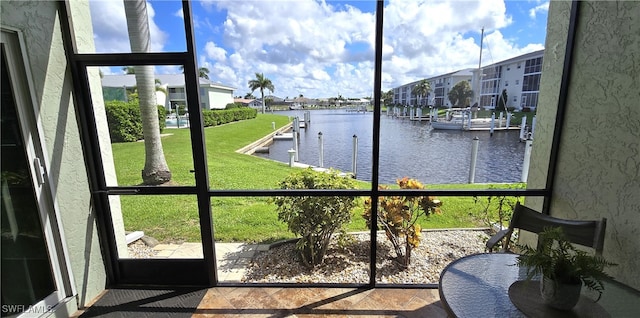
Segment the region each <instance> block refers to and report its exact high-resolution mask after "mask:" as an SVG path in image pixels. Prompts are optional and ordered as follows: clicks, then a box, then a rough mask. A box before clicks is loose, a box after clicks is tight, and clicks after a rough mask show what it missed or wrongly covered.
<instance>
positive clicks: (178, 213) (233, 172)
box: [112, 114, 487, 242]
mask: <svg viewBox="0 0 640 318" xmlns="http://www.w3.org/2000/svg"><path fill="white" fill-rule="evenodd" d="M272 122H275V123H276V127H282V126H284V125H286V124H287V123H288V118H287V117H286V116H281V115H272V114H259V115H258V117H257V118H256V119H252V120H247V121H242V122H237V123H232V124H227V125H222V126H216V127H209V128H205V130H204V131H205V142H206V147H207V161H208V166H209V174H210V175H209V178H210V184H211V187H212V189H276V188H277V187H278V183H279V182H280V181H281V180H282V179H284V178H285V176H287V175H288V174H289V173H290V172H291V171H292V170H291V169H292V168H289V166H288V165H287V164H284V163H279V162H274V161H270V160H265V159H262V158H258V157H254V156H248V155H243V154H238V153H236V152H235V150H237V149H239V148H241V147H243V146H245V145H248V144H250V143H251V142H253V141H255V140H257V139H259V138H261V137H263V136H265V135H267V134H268V133H270V132H272V128H271V123H272ZM164 133H165V134H167V136H165V137H163V138H162V142H163V147H164V151H165V157H166V159H167V164H168V165H169V167H170V169H171V172H172V174H173V183H174V184H175V185H195V181H194V175H193V173H191V172H190V170H192V169H193V163H192V154H191V144H190V138H189V130H188V129H179V130H176V129H166V130H165V131H164ZM112 149H113V156H114V161H115V165H116V174H117V177H118V184H119V185H137V184H140V183H141V176H140V171H141V170H142V167H143V165H144V143H142V142H134V143H117V144H113V145H112ZM358 185H359V187H361V188H363V189H366V188H368V187H370V184H369V183H365V182H359V183H358ZM437 187H438V188H439V189H442V188H457V189H460V188H483V189H486V188H487V186H486V185H461V184H456V185H438V186H437ZM120 199H121V205H122V211H123V218H124V223H125V229H126V230H127V231H135V230H141V231H144V232H145V234H146V235H149V236H152V237H155V238H156V239H158V240H159V241H161V242H184V241H188V242H198V241H200V231H199V228H200V227H199V218H198V212H197V202H196V197H195V196H194V195H152V196H120ZM269 200H270V198H266V197H225V198H221V197H213V198H211V206H212V213H213V220H214V221H213V222H214V231H215V232H214V236H215V238H216V240H218V241H226V242H232V241H235V242H273V241H277V240H281V239H285V238H291V237H293V234H292V233H290V232H289V231H288V230H287V226H286V224H284V223H282V222H280V221H278V217H277V213H276V212H275V205H274V204H273V203H271V202H270V201H269ZM360 200H361V201H362V199H360ZM441 201H443V206H442V208H441V209H442V212H443V213H442V214H440V215H433V216H431V217H429V218H428V219H425V220H421V221H420V223H421V225H422V227H423V228H456V227H477V226H484V225H483V224H482V223H481V222H480V221H479V220H478V217H477V215H476V214H477V211H479V210H481V209H480V207H479V205H478V204H475V203H474V200H473V198H471V197H457V198H441ZM362 211H363V208H362V204H359V205H358V208H356V209H355V210H354V211H353V212H352V220H351V223H349V224H348V225H347V230H349V231H365V230H366V226H365V222H364V219H363V218H362V217H361V216H360V215H361V214H362Z"/></svg>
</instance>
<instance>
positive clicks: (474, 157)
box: [469, 136, 480, 183]
mask: <svg viewBox="0 0 640 318" xmlns="http://www.w3.org/2000/svg"><path fill="white" fill-rule="evenodd" d="M479 143H480V138H478V136H476V137H474V138H473V141H472V142H471V167H470V168H469V183H474V182H475V179H476V161H478V144H479Z"/></svg>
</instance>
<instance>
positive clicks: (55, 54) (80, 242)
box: [0, 1, 106, 310]
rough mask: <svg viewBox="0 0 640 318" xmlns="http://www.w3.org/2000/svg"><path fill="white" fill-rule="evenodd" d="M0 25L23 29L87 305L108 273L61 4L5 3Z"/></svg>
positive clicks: (84, 15)
mask: <svg viewBox="0 0 640 318" xmlns="http://www.w3.org/2000/svg"><path fill="white" fill-rule="evenodd" d="M73 3H74V5H78V4H80V3H78V2H76V1H74V2H73ZM76 9H77V10H74V15H75V13H78V16H77V19H76V21H77V23H89V19H90V16H89V11H88V7H87V5H86V3H84V5H79V6H77V7H76ZM0 21H1V22H0V23H1V24H2V26H3V27H9V28H11V29H14V30H18V31H20V32H21V33H22V35H23V39H24V47H23V48H22V49H23V51H24V52H27V56H26V59H27V64H28V66H29V70H30V73H31V74H30V78H31V79H32V81H31V83H30V85H31V86H32V89H33V92H34V93H35V96H34V98H35V104H36V105H35V116H36V117H37V118H38V119H39V120H40V122H41V124H42V130H43V131H42V132H41V133H42V135H43V136H44V146H45V148H46V149H45V150H44V151H45V156H46V157H47V163H48V166H47V167H46V168H47V171H48V173H49V175H48V180H49V182H50V183H51V187H52V189H53V193H52V196H53V198H54V199H55V201H56V203H57V208H58V209H57V213H59V215H60V217H61V222H62V231H63V236H64V237H65V243H66V246H67V249H68V253H69V262H70V266H71V272H72V274H73V278H74V280H73V281H72V282H71V284H73V285H74V286H75V289H76V291H77V293H78V300H79V302H80V304H81V305H82V304H85V303H86V302H88V301H90V300H92V299H93V298H94V297H96V296H97V295H98V294H99V293H100V292H101V291H102V290H104V287H105V280H106V274H105V269H104V265H103V262H102V256H101V253H100V246H99V242H98V235H97V228H96V224H95V220H94V215H93V209H92V206H91V200H90V197H91V196H90V192H89V184H88V177H87V173H86V169H85V165H84V161H83V159H82V158H83V157H84V154H83V151H82V147H81V144H80V136H79V130H78V124H77V122H76V114H75V111H74V105H73V96H72V81H71V74H70V72H69V68H68V65H67V61H66V57H65V51H64V47H63V44H62V33H61V29H60V22H59V14H58V5H57V3H56V2H52V1H33V2H26V1H2V19H1V20H0ZM89 25H90V24H89ZM86 29H87V28H84V30H86ZM81 30H82V29H81ZM89 32H90V28H89ZM79 39H80V40H81V41H80V43H79V44H80V45H89V44H90V45H93V44H92V43H93V42H92V41H93V39H92V35H87V34H82V31H81V34H80V35H79ZM74 306H75V304H74ZM71 310H73V309H71Z"/></svg>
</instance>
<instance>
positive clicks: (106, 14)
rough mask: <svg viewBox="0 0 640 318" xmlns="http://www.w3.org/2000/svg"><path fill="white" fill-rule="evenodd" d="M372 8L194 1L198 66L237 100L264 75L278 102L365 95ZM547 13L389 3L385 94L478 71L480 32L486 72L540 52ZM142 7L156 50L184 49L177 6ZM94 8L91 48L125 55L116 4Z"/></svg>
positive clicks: (531, 1) (471, 1)
mask: <svg viewBox="0 0 640 318" xmlns="http://www.w3.org/2000/svg"><path fill="white" fill-rule="evenodd" d="M375 7H376V4H375V1H364V0H361V1H328V0H325V1H316V0H272V1H240V0H200V1H193V2H192V16H193V20H194V23H193V24H194V31H195V43H196V53H197V56H198V61H197V62H198V66H199V67H206V68H207V69H209V74H208V75H209V78H210V80H211V81H213V82H217V83H221V84H223V85H226V86H230V87H233V88H235V90H234V93H233V94H234V96H245V95H246V94H247V93H250V92H251V90H250V89H249V87H248V84H247V83H248V81H249V80H251V79H253V78H255V74H256V73H263V74H264V76H265V77H267V78H268V79H270V80H271V81H272V83H273V85H274V92H273V95H275V96H278V97H281V98H286V97H289V98H294V97H297V96H299V95H303V96H305V97H310V98H328V97H337V96H339V95H340V96H343V97H352V98H357V97H371V96H373V83H374V49H375ZM548 7H549V2H548V1H544V0H518V1H516V0H507V1H504V0H435V1H431V0H402V1H399V0H388V1H385V2H384V8H385V10H384V18H383V37H384V38H383V50H382V53H383V55H382V56H383V60H382V90H383V91H387V90H389V89H392V88H394V87H398V86H401V85H403V84H407V83H410V82H414V81H417V80H421V79H424V78H429V77H432V76H437V75H441V74H445V73H449V72H454V71H457V70H461V69H465V68H477V67H478V62H479V56H480V39H481V30H482V29H483V28H484V38H483V45H482V65H483V66H484V65H489V64H493V63H496V62H499V61H502V60H505V59H509V58H512V57H515V56H518V55H522V54H525V53H529V52H533V51H537V50H541V49H544V41H545V36H546V26H547V13H548ZM147 9H148V15H149V27H150V33H151V48H152V51H153V52H184V51H186V40H185V36H184V34H185V32H184V26H183V12H182V5H181V2H180V1H173V0H147ZM90 10H91V17H92V24H93V25H92V26H93V34H94V41H95V46H96V52H100V53H119V52H130V51H131V50H130V46H129V37H128V34H127V25H126V19H125V14H124V6H123V4H122V1H113V0H90ZM156 72H157V73H163V74H172V73H173V74H177V73H181V72H182V71H181V70H180V68H179V67H177V66H158V67H156ZM103 73H105V74H118V73H120V74H122V73H123V71H122V69H121V68H103ZM265 94H266V93H265ZM253 95H254V96H258V97H259V96H260V93H259V91H256V92H254V93H253Z"/></svg>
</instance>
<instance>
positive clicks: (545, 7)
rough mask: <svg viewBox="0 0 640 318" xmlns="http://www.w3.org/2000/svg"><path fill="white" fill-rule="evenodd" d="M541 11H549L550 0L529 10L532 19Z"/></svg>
mask: <svg viewBox="0 0 640 318" xmlns="http://www.w3.org/2000/svg"><path fill="white" fill-rule="evenodd" d="M540 12H543V13H547V12H549V2H548V1H547V2H545V3H542V4H540V5H538V6H536V7H535V8H532V9H530V10H529V17H531V19H535V18H536V15H537V14H538V13H540Z"/></svg>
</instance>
